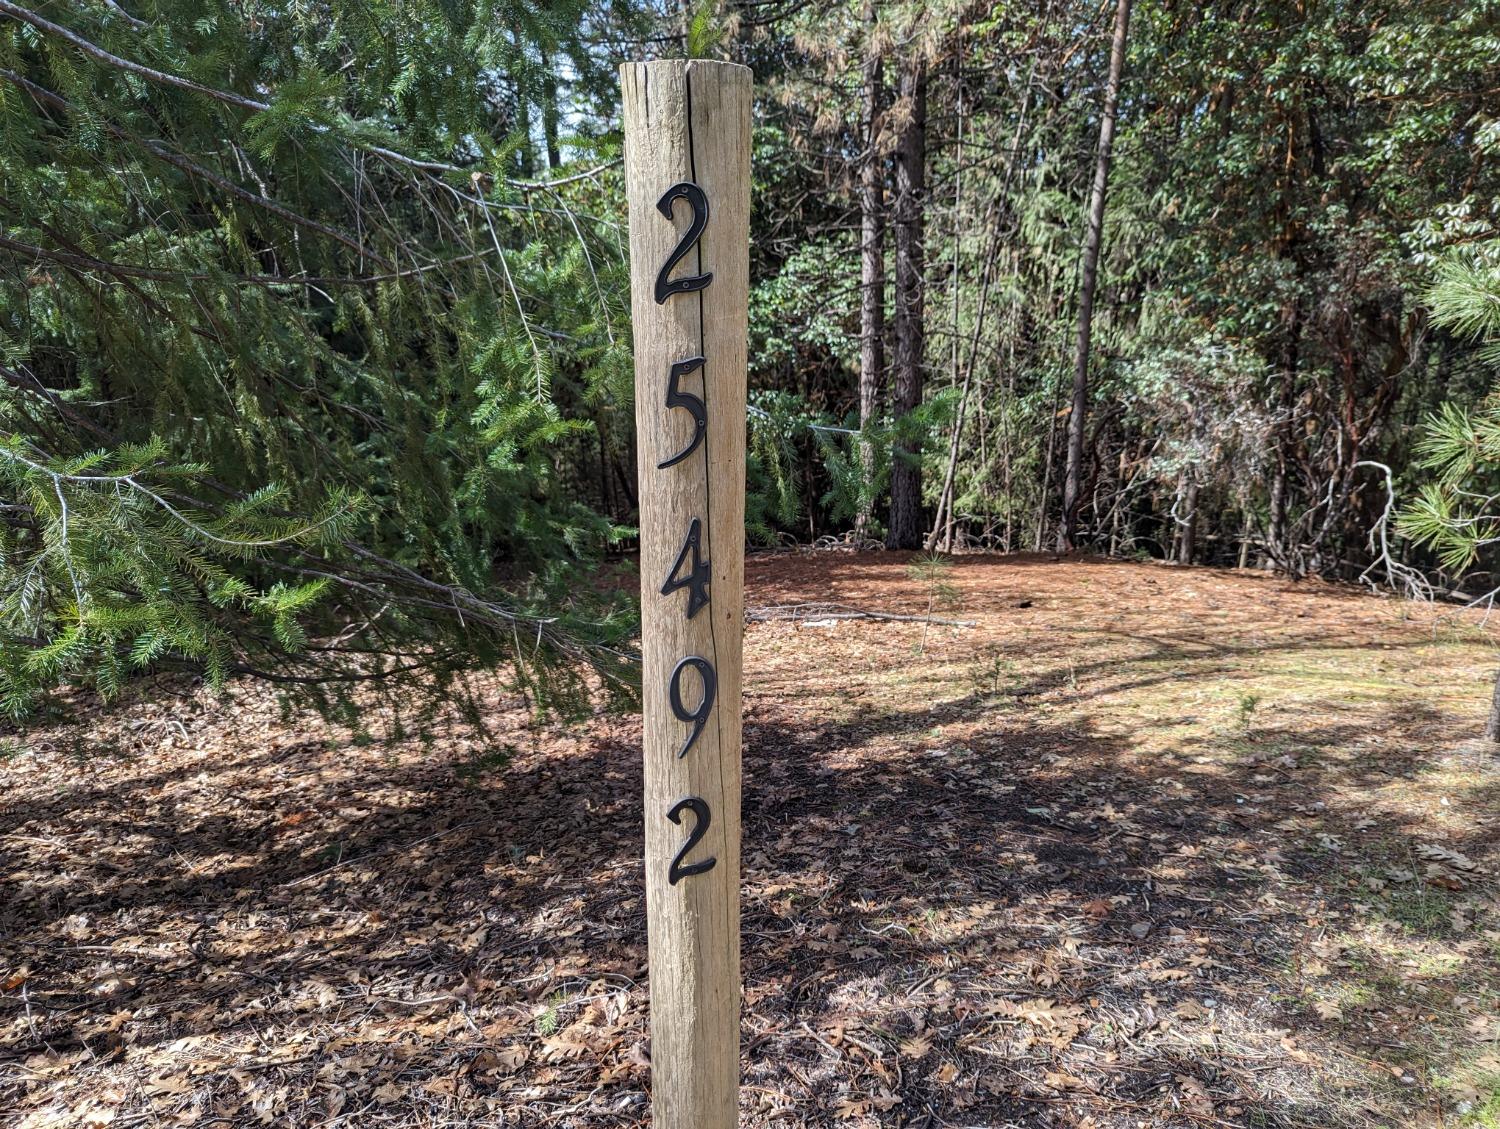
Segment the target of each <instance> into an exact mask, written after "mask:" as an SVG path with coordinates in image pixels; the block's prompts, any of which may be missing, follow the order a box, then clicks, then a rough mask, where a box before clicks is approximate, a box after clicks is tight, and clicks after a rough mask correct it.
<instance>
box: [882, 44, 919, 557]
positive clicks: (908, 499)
mask: <svg viewBox="0 0 1500 1129" xmlns="http://www.w3.org/2000/svg"><path fill="white" fill-rule="evenodd" d="M901 96H902V98H903V99H905V100H907V101H908V102H909V103H910V112H909V114H908V115H907V121H906V124H905V126H904V128H903V129H902V131H901V139H900V141H899V143H898V144H897V147H896V208H895V220H896V356H895V365H894V377H895V380H894V384H895V397H894V401H895V402H894V404H893V407H894V412H893V414H894V415H895V416H896V417H897V418H898V419H899V418H900V417H902V416H905V415H907V414H908V413H910V412H913V411H915V410H916V409H917V408H918V407H919V406H921V403H922V352H923V348H922V346H923V336H924V334H923V331H924V328H925V327H924V324H923V309H922V221H923V206H924V203H925V202H924V199H923V196H924V188H925V182H926V173H927V65H926V63H924V62H917V63H914V64H913V65H912V67H911V68H910V69H909V70H907V71H905V72H904V73H903V74H902V75H901ZM921 454H922V451H921V444H920V441H918V440H914V439H913V440H906V441H901V442H898V443H897V444H896V452H895V458H894V459H893V460H892V466H891V524H890V530H889V532H888V533H887V535H886V545H887V546H888V547H889V548H892V549H920V548H921V547H922V530H923V522H922V465H921V461H920V460H921Z"/></svg>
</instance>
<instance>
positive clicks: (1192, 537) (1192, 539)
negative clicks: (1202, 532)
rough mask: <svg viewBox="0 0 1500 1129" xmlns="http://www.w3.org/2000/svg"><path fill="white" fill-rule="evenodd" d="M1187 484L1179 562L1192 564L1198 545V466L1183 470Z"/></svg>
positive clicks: (1180, 535)
mask: <svg viewBox="0 0 1500 1129" xmlns="http://www.w3.org/2000/svg"><path fill="white" fill-rule="evenodd" d="M1182 473H1183V475H1184V477H1185V485H1184V488H1183V491H1182V508H1183V510H1184V514H1183V516H1182V517H1181V518H1180V519H1179V522H1180V524H1179V528H1178V534H1179V536H1178V538H1177V563H1178V564H1184V565H1190V564H1192V563H1193V555H1194V553H1195V552H1196V550H1197V547H1198V475H1197V471H1196V468H1194V467H1189V468H1188V469H1187V470H1185V471H1183V472H1182Z"/></svg>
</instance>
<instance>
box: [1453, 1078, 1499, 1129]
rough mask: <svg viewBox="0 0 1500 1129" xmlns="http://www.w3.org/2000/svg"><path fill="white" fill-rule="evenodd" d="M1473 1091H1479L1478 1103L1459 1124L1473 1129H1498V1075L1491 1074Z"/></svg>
mask: <svg viewBox="0 0 1500 1129" xmlns="http://www.w3.org/2000/svg"><path fill="white" fill-rule="evenodd" d="M1475 1089H1477V1090H1479V1098H1478V1102H1477V1104H1476V1105H1475V1106H1474V1107H1473V1108H1471V1109H1470V1110H1469V1111H1468V1112H1467V1113H1466V1114H1464V1119H1463V1121H1462V1122H1460V1124H1462V1125H1467V1126H1471V1127H1473V1129H1500V1074H1491V1075H1490V1076H1489V1077H1488V1078H1487V1079H1483V1080H1481V1082H1480V1084H1479V1085H1478V1086H1476V1087H1475Z"/></svg>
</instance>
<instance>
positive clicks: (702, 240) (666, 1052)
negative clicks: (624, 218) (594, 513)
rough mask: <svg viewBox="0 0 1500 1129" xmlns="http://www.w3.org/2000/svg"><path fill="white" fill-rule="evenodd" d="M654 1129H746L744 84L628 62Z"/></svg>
mask: <svg viewBox="0 0 1500 1129" xmlns="http://www.w3.org/2000/svg"><path fill="white" fill-rule="evenodd" d="M620 83H621V86H622V88H623V91H624V116H625V183H626V189H627V192H628V195H629V205H630V292H631V314H632V318H633V322H634V332H635V419H636V439H637V446H638V455H637V458H638V460H639V461H638V466H639V475H640V518H641V614H642V627H641V652H642V658H643V669H642V690H643V696H644V702H643V705H644V711H645V767H646V787H645V805H646V812H645V814H646V916H647V934H648V940H649V944H650V964H651V1070H652V1082H651V1090H652V1116H653V1121H654V1125H655V1129H729V1127H731V1126H734V1125H736V1124H737V1123H738V1105H739V1057H740V1056H739V1023H740V1021H739V1005H740V926H739V895H740V647H741V635H742V633H743V622H744V574H745V569H744V538H745V532H744V530H745V348H746V343H745V335H746V316H747V315H746V311H747V304H748V300H749V260H750V250H749V221H750V71H749V70H748V69H747V68H745V67H741V66H736V65H734V64H731V63H717V62H705V61H700V60H691V61H688V60H666V61H661V62H653V63H626V64H624V65H623V66H622V67H621V68H620Z"/></svg>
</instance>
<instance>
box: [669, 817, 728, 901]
mask: <svg viewBox="0 0 1500 1129" xmlns="http://www.w3.org/2000/svg"><path fill="white" fill-rule="evenodd" d="M684 811H690V812H692V813H693V816H694V817H695V822H694V823H693V829H692V830H691V831H689V832H688V838H687V842H686V843H684V844H683V845H682V850H680V851H678V852H677V854H676V856H675V857H674V858H673V859H672V865H671V866H670V867H668V868H667V884H668V885H669V886H675V885H677V883H679V882H681V881H682V880H683V879H684V878H691V877H692V876H693V875H695V874H707V873H708V872H709V871H710V870H712V869H713V868H714V866H715V865H716V864H717V863H718V861H719V860H718V859H716V858H707V859H704V860H703V861H702V862H693V863H689V864H688V865H687V866H683V865H682V860H683V857H684V856H685V855H686V854H687V853H688V852H689V851H691V850H692V849H693V848H694V847H696V846H697V845H698V844H699V842H700V841H702V839H703V836H704V835H706V834H708V824H709V822H710V820H711V819H712V818H713V817H712V814H711V813H710V812H709V810H708V804H707V803H706V802H705V801H703V800H700V799H699V798H698V797H697V796H689V797H688V798H687V799H685V800H678V801H677V802H676V803H675V804H673V805H672V810H671V811H669V812H667V818H668V819H670V820H671V821H672V822H673V823H681V822H682V813H683V812H684Z"/></svg>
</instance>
